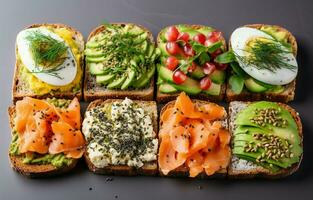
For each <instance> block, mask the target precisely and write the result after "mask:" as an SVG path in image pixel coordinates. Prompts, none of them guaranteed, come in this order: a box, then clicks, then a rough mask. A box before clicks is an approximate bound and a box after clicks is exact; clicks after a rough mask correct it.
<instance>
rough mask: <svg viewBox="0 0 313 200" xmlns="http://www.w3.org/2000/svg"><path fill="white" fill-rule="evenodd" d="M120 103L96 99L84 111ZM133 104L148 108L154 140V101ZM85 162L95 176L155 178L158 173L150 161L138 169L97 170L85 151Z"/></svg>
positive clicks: (107, 167)
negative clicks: (141, 176) (142, 176)
mask: <svg viewBox="0 0 313 200" xmlns="http://www.w3.org/2000/svg"><path fill="white" fill-rule="evenodd" d="M117 101H119V102H121V101H123V100H121V99H107V100H104V99H98V100H95V101H92V102H91V103H90V104H89V105H88V107H87V110H86V111H89V110H91V109H93V108H95V107H97V106H102V105H105V104H107V103H112V102H117ZM133 101H134V102H136V103H138V104H142V106H143V107H149V109H150V110H151V113H152V116H151V117H152V124H153V131H154V132H155V133H156V138H157V137H158V136H157V134H158V122H157V118H158V116H157V115H158V113H157V106H156V103H155V102H154V101H139V100H133ZM84 158H85V161H86V163H87V166H88V168H89V170H90V171H92V172H93V173H96V174H103V175H118V176H135V175H144V176H155V175H157V173H158V163H157V160H156V161H151V162H147V163H144V165H143V166H142V167H140V168H135V167H130V166H128V165H109V166H106V167H104V168H98V167H96V166H95V165H94V164H93V163H92V162H91V161H90V159H89V156H88V152H87V151H85V154H84Z"/></svg>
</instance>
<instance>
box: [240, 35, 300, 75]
mask: <svg viewBox="0 0 313 200" xmlns="http://www.w3.org/2000/svg"><path fill="white" fill-rule="evenodd" d="M242 51H245V52H247V54H248V55H245V56H241V55H238V54H237V53H235V56H236V58H237V60H238V61H239V62H242V63H244V64H246V65H249V66H254V67H255V68H257V69H259V70H262V69H267V70H269V71H271V72H275V71H276V70H278V69H281V68H286V69H289V70H292V71H294V70H295V69H296V66H294V65H291V64H289V63H288V62H287V61H289V60H287V59H288V58H286V54H289V53H291V50H288V49H287V48H286V47H284V46H282V45H281V44H280V43H278V42H277V41H274V40H271V41H269V42H267V41H261V40H256V41H255V42H254V44H253V45H252V46H251V47H249V48H248V49H245V50H242Z"/></svg>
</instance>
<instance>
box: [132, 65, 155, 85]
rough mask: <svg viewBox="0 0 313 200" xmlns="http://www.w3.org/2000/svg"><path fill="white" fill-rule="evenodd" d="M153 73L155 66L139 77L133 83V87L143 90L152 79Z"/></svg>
mask: <svg viewBox="0 0 313 200" xmlns="http://www.w3.org/2000/svg"><path fill="white" fill-rule="evenodd" d="M154 72H155V65H153V66H151V67H150V69H149V70H148V71H147V72H146V73H145V74H143V76H141V77H140V79H138V80H137V81H135V82H134V83H133V86H134V87H135V88H143V87H145V86H146V85H147V84H149V83H150V80H151V78H152V77H153V75H154Z"/></svg>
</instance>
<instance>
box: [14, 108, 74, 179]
mask: <svg viewBox="0 0 313 200" xmlns="http://www.w3.org/2000/svg"><path fill="white" fill-rule="evenodd" d="M8 114H9V122H10V127H11V130H12V131H13V129H14V119H15V116H16V110H15V106H10V107H9V108H8ZM23 159H24V156H23V155H10V154H9V160H10V163H11V167H12V168H13V169H14V170H15V171H17V172H19V173H20V174H22V175H24V176H27V177H30V178H45V177H48V176H56V175H59V174H63V173H66V172H69V171H70V170H72V169H73V168H74V167H75V166H76V164H77V162H78V159H71V163H70V164H69V165H67V166H63V167H60V168H58V167H55V166H54V165H52V164H25V163H23Z"/></svg>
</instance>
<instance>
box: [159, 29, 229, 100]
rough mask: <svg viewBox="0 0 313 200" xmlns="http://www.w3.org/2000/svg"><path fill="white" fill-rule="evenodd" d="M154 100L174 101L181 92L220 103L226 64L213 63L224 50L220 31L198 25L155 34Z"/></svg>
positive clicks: (223, 90)
mask: <svg viewBox="0 0 313 200" xmlns="http://www.w3.org/2000/svg"><path fill="white" fill-rule="evenodd" d="M157 45H158V48H159V49H160V50H161V59H160V63H159V64H158V81H157V84H158V91H157V101H159V102H166V101H169V100H174V99H175V98H176V97H177V96H178V95H179V93H180V92H181V91H184V92H186V93H187V94H189V95H193V96H194V97H196V98H200V99H204V100H207V99H210V100H214V101H216V100H222V99H223V97H224V93H225V88H226V87H225V84H224V81H225V75H226V74H225V69H226V67H227V64H219V63H214V58H215V57H216V56H217V55H219V54H221V53H223V52H224V51H225V50H226V42H225V39H224V38H223V36H222V35H221V32H219V31H217V30H215V29H214V28H211V27H207V26H202V25H186V24H180V25H175V26H170V27H166V28H164V29H163V30H161V32H160V33H159V35H158V38H157Z"/></svg>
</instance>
